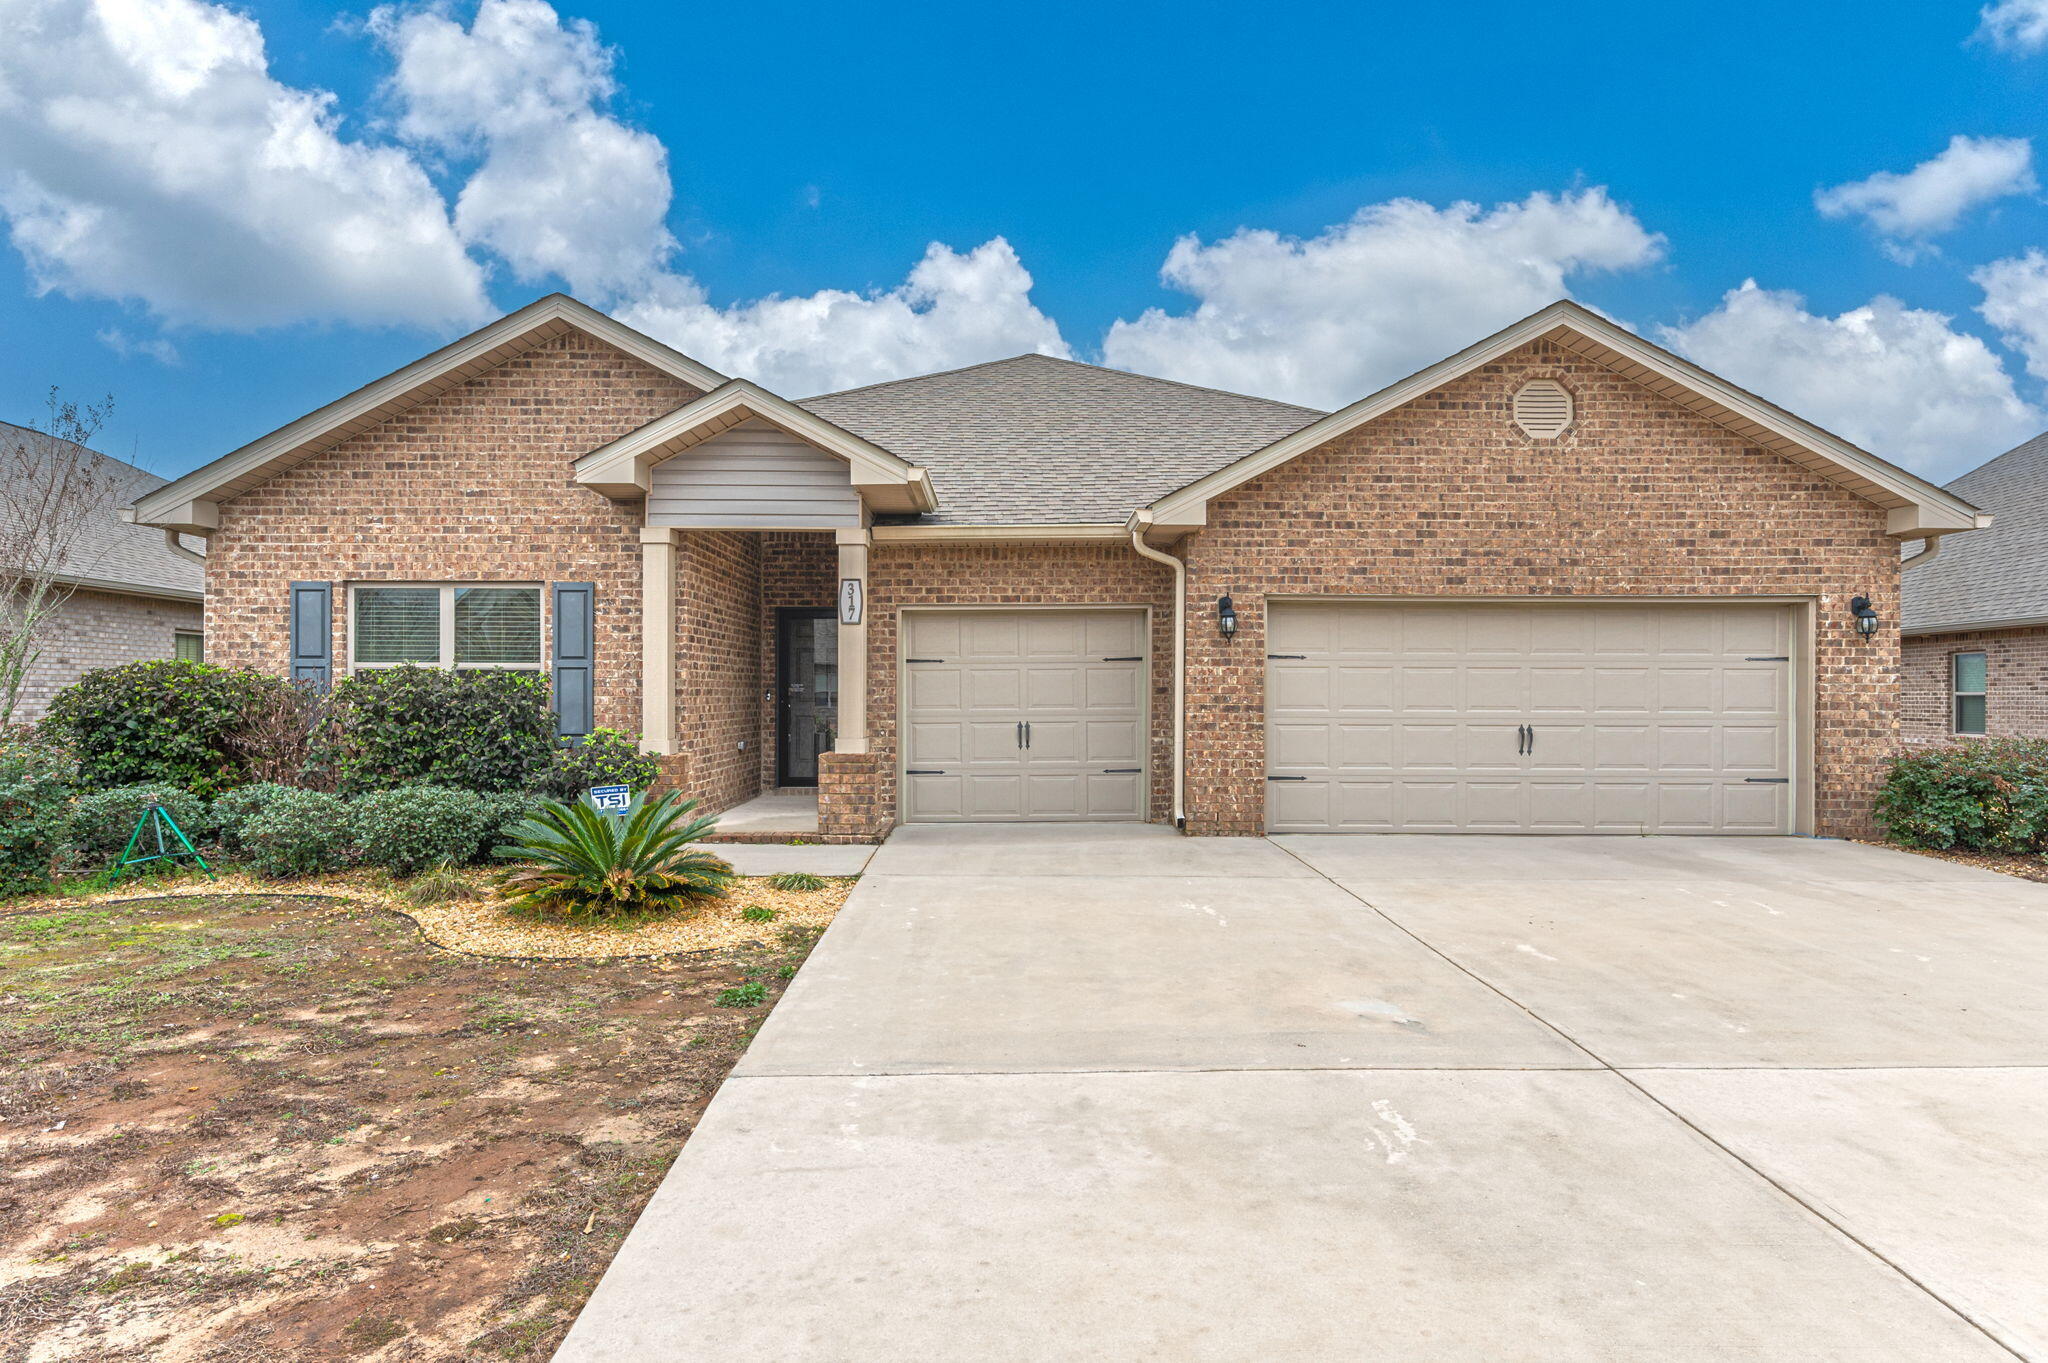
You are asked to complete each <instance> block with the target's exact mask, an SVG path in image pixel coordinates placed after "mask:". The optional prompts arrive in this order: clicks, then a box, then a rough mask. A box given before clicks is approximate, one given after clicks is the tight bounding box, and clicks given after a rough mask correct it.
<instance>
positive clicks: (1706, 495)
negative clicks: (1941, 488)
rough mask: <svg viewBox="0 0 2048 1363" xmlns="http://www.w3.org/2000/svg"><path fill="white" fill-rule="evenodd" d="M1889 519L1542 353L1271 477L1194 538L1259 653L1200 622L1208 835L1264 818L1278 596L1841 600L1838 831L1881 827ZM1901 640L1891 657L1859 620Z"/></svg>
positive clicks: (1199, 794)
mask: <svg viewBox="0 0 2048 1363" xmlns="http://www.w3.org/2000/svg"><path fill="white" fill-rule="evenodd" d="M1532 378H1553V379H1556V380H1558V381H1559V382H1561V383H1563V384H1564V385H1565V387H1566V388H1568V389H1570V390H1571V392H1572V394H1573V398H1574V400H1575V403H1576V405H1577V413H1578V415H1577V420H1576V422H1575V424H1574V426H1573V428H1572V429H1571V430H1570V431H1569V432H1568V433H1567V434H1566V435H1564V436H1563V437H1561V438H1559V439H1557V440H1552V441H1537V440H1531V439H1529V438H1527V437H1525V436H1524V435H1523V434H1522V433H1521V431H1520V430H1519V429H1518V428H1517V427H1515V426H1514V425H1513V423H1512V422H1511V420H1510V419H1509V403H1510V399H1511V397H1512V395H1513V393H1514V391H1515V389H1517V388H1518V387H1520V386H1521V385H1522V383H1524V382H1525V381H1527V380H1528V379H1532ZM1884 529H1885V513H1884V512H1883V511H1882V510H1880V509H1879V508H1877V507H1875V506H1873V505H1871V504H1870V503H1868V502H1865V501H1863V500H1861V499H1859V498H1857V497H1856V496H1854V495H1853V494H1851V493H1849V492H1847V491H1845V490H1843V489H1842V488H1840V487H1838V486H1836V485H1835V484H1833V483H1830V482H1828V481H1827V480H1826V479H1824V478H1822V477H1820V476H1819V475H1818V474H1814V473H1810V472H1808V471H1807V470H1805V469H1803V468H1801V467H1799V466H1798V465H1796V464H1793V463H1791V462H1789V461H1787V460H1785V459H1783V458H1781V457H1779V456H1777V455H1774V454H1771V453H1768V452H1766V451H1763V450H1760V449H1758V448H1756V447H1754V446H1751V445H1747V444H1745V443H1744V442H1743V440H1742V439H1741V438H1740V437H1738V436H1736V435H1734V434H1733V433H1732V432H1730V431H1728V430H1726V429H1724V428H1723V427H1720V426H1718V425H1715V424H1713V423H1711V422H1709V421H1707V420H1705V419H1704V418H1701V417H1698V416H1695V415H1693V414H1692V413H1690V412H1687V411H1686V410H1684V409H1683V408H1681V407H1678V406H1677V405H1675V404H1673V403H1671V402H1668V401H1666V400H1664V399H1662V398H1659V397H1657V396H1656V395H1655V394H1653V393H1651V392H1650V391H1649V390H1647V389H1645V388H1642V387H1640V386H1638V385H1636V384H1634V383H1632V382H1630V381H1629V380H1627V379H1624V378H1622V377H1621V376H1619V375H1617V374H1615V373H1613V372H1612V371H1610V370H1608V369H1605V368H1603V367H1601V366H1599V365H1596V364H1594V363H1592V362H1591V361H1588V360H1584V359H1581V358H1579V357H1577V356H1575V355H1573V354H1572V353H1571V352H1569V351H1566V350H1564V349H1563V348H1561V347H1558V346H1555V345H1552V344H1550V343H1548V342H1538V343H1536V344H1533V345H1531V346H1528V347H1524V348H1523V349H1521V350H1518V351H1516V352H1515V353H1513V354H1512V355H1509V356H1506V357H1504V358H1503V359H1501V360H1500V361H1498V362H1496V363H1493V364H1490V365H1487V366H1484V367H1483V368H1481V369H1479V370H1477V371H1475V372H1473V373H1471V374H1469V375H1466V376H1464V377H1462V378H1460V379H1458V380H1456V381H1454V382H1452V383H1450V384H1447V385H1445V386H1444V387H1443V388H1440V389H1438V390H1436V391H1435V392H1432V393H1429V394H1427V395H1425V396H1423V397H1421V398H1418V399H1416V400H1415V401H1413V402H1411V403H1408V404H1406V405H1405V406H1403V407H1401V408H1400V409H1398V410H1396V411H1394V412H1390V413H1388V414H1387V415H1385V416H1383V417H1380V418H1379V419H1377V420H1375V421H1372V422H1370V423H1368V424H1367V425H1365V426H1362V427H1360V428H1359V429H1357V430H1355V431H1352V432H1350V433H1348V434H1346V435H1344V436H1342V437H1340V438H1338V439H1337V440H1334V441H1332V442H1331V443H1330V444H1328V445H1326V446H1324V447H1322V448H1321V449H1318V450H1314V451H1311V452H1310V453H1308V454H1305V455H1303V456H1302V457H1300V458H1297V459H1295V460H1292V461H1291V462H1289V463H1287V464H1285V465H1283V466H1281V467H1280V468H1278V469H1275V470H1273V471H1272V472H1270V473H1267V474H1264V475H1262V476H1261V477H1259V478H1256V479H1254V480H1253V481H1251V482H1250V483H1247V484H1245V485H1244V486H1243V487H1241V488H1238V489H1236V490H1235V491H1233V492H1231V493H1229V494H1227V495H1225V496H1224V497H1222V498H1219V499H1218V500H1217V501H1215V502H1214V503H1212V504H1211V506H1210V508H1209V524H1208V526H1207V527H1206V528H1204V529H1203V530H1202V531H1200V532H1199V533H1197V534H1195V535H1193V536H1191V537H1190V538H1189V539H1188V540H1187V541H1186V555H1187V562H1188V578H1189V595H1190V598H1191V600H1192V601H1194V602H1196V603H1205V602H1214V600H1215V599H1216V598H1217V597H1218V596H1221V595H1223V594H1225V593H1228V594H1230V595H1231V596H1232V597H1233V598H1234V600H1235V603H1236V607H1237V614H1238V620H1239V628H1238V635H1237V638H1236V639H1235V640H1233V641H1231V642H1228V643H1226V642H1224V641H1223V640H1222V639H1221V638H1220V637H1219V635H1218V633H1217V631H1216V628H1215V625H1214V622H1213V619H1212V618H1211V617H1210V616H1209V615H1207V614H1205V613H1204V611H1203V610H1202V609H1197V610H1193V611H1191V619H1190V628H1189V633H1188V647H1189V659H1188V662H1189V679H1188V695H1189V711H1188V758H1187V760H1188V772H1189V783H1188V784H1189V794H1188V803H1189V831H1191V832H1196V833H1212V834H1247V833H1256V832H1259V831H1261V829H1262V828H1263V826H1264V821H1265V800H1266V788H1265V779H1264V777H1265V723H1264V720H1265V696H1264V678H1265V652H1266V649H1265V621H1266V609H1265V604H1266V597H1267V595H1268V594H1278V595H1354V594H1355V595H1397V596H1399V595H1414V596H1486V595H1501V596H1546V597H1552V596H1554V597H1574V598H1592V597H1600V596H1620V595H1642V596H1702V597H1712V596H1733V595H1797V596H1812V597H1819V598H1822V604H1821V606H1820V608H1819V611H1818V620H1819V632H1818V638H1817V640H1816V645H1817V652H1818V667H1817V673H1818V675H1817V678H1816V691H1817V721H1818V722H1817V728H1818V740H1817V764H1818V773H1817V777H1818V780H1817V822H1818V828H1817V831H1818V832H1821V833H1826V834H1862V833H1867V832H1869V831H1870V830H1871V827H1872V825H1871V821H1870V801H1871V797H1872V795H1873V793H1874V791H1875V789H1876V786H1877V783H1878V781H1879V778H1880V774H1881V768H1882V764H1883V762H1884V759H1885V757H1886V755H1887V753H1888V752H1889V751H1891V750H1892V748H1893V747H1894V746H1895V744H1896V743H1897V741H1898V656H1899V654H1898V650H1899V638H1898V631H1897V627H1896V621H1897V620H1898V618H1899V608H1898V574H1899V564H1898V546H1897V544H1896V542H1895V541H1893V540H1891V539H1889V538H1887V537H1886V536H1885V534H1884ZM1858 593H1863V594H1867V595H1868V596H1869V597H1870V598H1871V600H1872V602H1873V603H1874V604H1875V605H1876V608H1877V610H1878V613H1879V615H1880V616H1881V617H1882V618H1883V620H1884V621H1886V626H1885V628H1884V629H1882V630H1880V631H1879V633H1878V634H1877V635H1876V636H1875V637H1873V638H1869V639H1864V638H1861V637H1859V636H1857V635H1856V634H1855V633H1854V631H1853V630H1852V629H1851V628H1850V619H1849V614H1848V605H1847V603H1848V600H1849V598H1850V597H1851V596H1854V595H1856V594H1858Z"/></svg>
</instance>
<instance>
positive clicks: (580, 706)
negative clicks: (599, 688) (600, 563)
mask: <svg viewBox="0 0 2048 1363" xmlns="http://www.w3.org/2000/svg"><path fill="white" fill-rule="evenodd" d="M554 596H555V603H554V604H555V655H554V686H553V703H554V707H555V737H557V738H581V737H583V736H584V735H585V734H587V733H589V732H590V730H591V729H592V727H593V722H592V718H591V716H592V693H593V691H594V690H595V686H596V661H597V659H596V653H597V649H596V634H597V629H596V624H597V622H596V618H595V617H596V612H597V584H596V583H594V582H557V583H555V584H554Z"/></svg>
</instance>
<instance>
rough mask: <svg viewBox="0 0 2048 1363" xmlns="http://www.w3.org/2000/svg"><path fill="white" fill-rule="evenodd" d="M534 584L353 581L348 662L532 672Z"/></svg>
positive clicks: (537, 651)
mask: <svg viewBox="0 0 2048 1363" xmlns="http://www.w3.org/2000/svg"><path fill="white" fill-rule="evenodd" d="M540 590H541V589H540V588H539V587H537V586H506V585H500V584H497V583H490V584H483V583H470V582H463V583H448V584H443V585H438V586H434V585H424V584H414V583H406V584H404V585H395V584H384V583H378V584H376V585H374V586H372V585H357V586H354V587H352V588H350V589H349V661H350V664H351V665H352V666H354V667H359V668H361V667H401V666H404V665H405V664H407V663H413V664H416V665H418V666H421V667H457V668H483V667H489V668H501V669H509V670H512V671H519V672H538V671H539V670H540V666H541V634H540V631H541V625H540V616H541V606H540Z"/></svg>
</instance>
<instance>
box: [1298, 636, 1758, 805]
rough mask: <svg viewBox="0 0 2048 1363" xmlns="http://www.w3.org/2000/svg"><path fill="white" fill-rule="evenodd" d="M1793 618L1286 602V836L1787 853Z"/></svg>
mask: <svg viewBox="0 0 2048 1363" xmlns="http://www.w3.org/2000/svg"><path fill="white" fill-rule="evenodd" d="M1792 637H1793V617H1792V608H1791V607H1788V606H1781V605H1764V604H1753V603H1744V602H1702V603H1698V604H1685V605H1677V604H1663V603H1658V604H1624V605H1612V606H1588V605H1550V604H1534V603H1529V604H1522V603H1483V604H1472V605H1456V604H1444V603H1415V604H1395V603H1380V602H1295V603H1288V602H1277V603H1274V604H1273V606H1272V607H1271V619H1270V623H1269V627H1268V643H1267V649H1268V653H1269V657H1268V660H1267V664H1266V667H1267V673H1266V760H1267V763H1268V767H1267V787H1266V789H1267V802H1266V814H1267V823H1268V826H1269V827H1270V828H1272V829H1273V830H1274V831H1276V832H1330V831H1358V832H1388V833H1785V832H1789V831H1790V830H1791V820H1792V795H1793V790H1792V785H1791V780H1790V778H1791V776H1792V774H1793V770H1792V765H1791V764H1792V733H1793V725H1792V714H1793V711H1792V689H1793V676H1794V672H1793V664H1792V662H1791V654H1792Z"/></svg>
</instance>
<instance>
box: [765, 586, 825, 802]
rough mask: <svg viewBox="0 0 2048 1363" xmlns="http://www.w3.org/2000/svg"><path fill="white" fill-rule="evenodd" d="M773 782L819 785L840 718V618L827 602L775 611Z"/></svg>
mask: <svg viewBox="0 0 2048 1363" xmlns="http://www.w3.org/2000/svg"><path fill="white" fill-rule="evenodd" d="M775 658H776V664H775V783H776V784H777V785H779V786H815V785H817V784H818V754H819V753H821V752H830V751H832V738H833V730H834V728H835V727H836V726H837V724H838V721H839V621H838V619H837V618H836V617H835V616H834V615H833V613H832V609H831V607H829V606H827V607H824V608H822V609H819V610H783V611H777V612H776V613H775Z"/></svg>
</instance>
